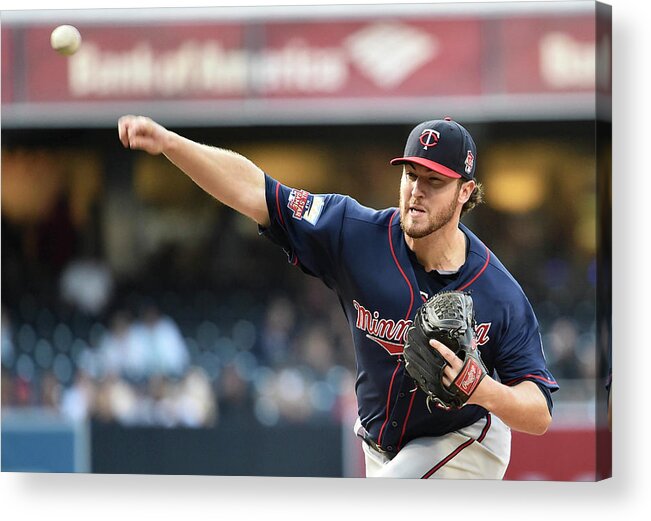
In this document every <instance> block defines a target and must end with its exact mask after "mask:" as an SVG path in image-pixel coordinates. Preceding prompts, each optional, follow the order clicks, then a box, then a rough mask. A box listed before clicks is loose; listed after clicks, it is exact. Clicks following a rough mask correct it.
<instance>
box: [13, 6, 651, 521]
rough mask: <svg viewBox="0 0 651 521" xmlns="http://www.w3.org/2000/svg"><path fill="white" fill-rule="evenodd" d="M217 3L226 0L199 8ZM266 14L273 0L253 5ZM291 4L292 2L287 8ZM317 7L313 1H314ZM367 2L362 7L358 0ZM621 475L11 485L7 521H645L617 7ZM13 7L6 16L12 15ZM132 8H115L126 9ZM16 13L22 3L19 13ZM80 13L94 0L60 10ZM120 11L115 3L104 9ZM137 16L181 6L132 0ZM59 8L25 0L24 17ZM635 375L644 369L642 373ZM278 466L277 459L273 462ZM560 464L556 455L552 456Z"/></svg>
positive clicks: (642, 104)
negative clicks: (591, 479) (29, 11)
mask: <svg viewBox="0 0 651 521" xmlns="http://www.w3.org/2000/svg"><path fill="white" fill-rule="evenodd" d="M192 3H193V4H194V5H217V4H218V2H215V1H211V2H204V3H203V4H202V3H201V2H199V1H194V2H192ZM254 3H256V4H263V3H265V2H262V1H261V2H254ZM285 3H286V4H288V3H291V2H285ZM304 3H306V2H304ZM359 3H362V2H359ZM610 3H612V5H613V20H614V36H613V46H614V70H613V88H614V92H615V97H614V99H613V114H614V116H613V125H614V132H613V134H614V151H613V165H614V175H613V206H614V218H613V254H614V255H613V256H614V259H613V260H614V265H615V274H614V286H613V299H614V300H613V305H614V325H615V329H614V346H615V363H614V367H615V376H614V387H613V388H614V402H615V403H614V406H615V413H614V419H615V430H614V473H615V476H616V477H615V478H614V479H611V480H608V481H606V482H602V483H598V484H593V483H572V484H569V483H515V482H509V483H491V482H480V483H475V482H473V483H470V482H423V483H421V482H416V481H402V482H397V481H393V480H387V481H385V482H377V481H371V480H336V479H331V480H327V479H314V478H313V479H294V478H275V479H271V478H212V477H161V476H101V475H99V476H98V475H40V474H33V475H30V474H1V475H0V516H1V517H2V518H3V519H20V520H21V521H23V520H32V519H34V520H57V519H67V520H77V519H79V520H82V519H83V520H84V521H87V520H89V519H92V520H93V521H95V520H98V521H99V520H111V521H114V520H125V521H131V520H134V519H135V520H138V519H143V520H144V519H147V520H148V519H154V520H156V521H163V520H174V521H178V520H193V521H194V520H203V519H224V520H230V519H235V520H238V521H239V520H241V519H254V520H267V519H283V520H290V519H301V520H306V519H307V520H310V521H311V520H313V519H318V520H328V521H330V520H333V519H342V520H343V519H363V520H380V519H382V520H401V521H402V520H406V519H415V520H420V519H423V520H430V519H433V520H437V519H456V518H461V517H462V518H467V517H470V518H472V519H481V520H482V521H483V520H484V519H487V520H500V521H505V520H507V519H525V520H527V521H536V520H541V521H542V520H544V521H557V520H565V519H571V520H575V519H581V520H582V521H583V520H585V521H588V520H590V521H592V520H594V521H602V520H609V521H610V520H612V521H615V520H620V519H625V518H629V519H644V516H646V515H648V513H649V512H650V511H651V508H650V507H651V494H650V493H649V490H651V489H650V487H649V484H650V479H649V468H651V467H650V465H649V463H651V461H650V458H649V440H648V435H649V432H650V429H649V412H648V407H647V403H648V400H647V396H648V394H649V388H650V385H649V382H650V381H651V379H650V378H649V376H648V373H649V371H648V369H647V365H648V363H647V360H648V349H649V341H648V337H647V336H646V333H647V331H646V328H645V324H646V323H647V322H648V310H649V305H648V296H649V295H650V294H651V291H650V289H651V288H649V276H648V270H649V268H648V254H647V251H646V249H645V248H644V244H645V243H647V242H648V240H649V224H650V217H649V214H648V202H647V200H646V197H645V196H646V194H647V193H648V189H647V186H648V180H649V177H650V175H651V174H650V171H649V161H648V159H647V156H646V152H647V150H648V149H649V145H648V138H647V136H648V135H649V132H648V116H649V114H651V111H650V110H649V95H648V89H649V85H650V83H649V77H648V76H649V74H648V72H647V71H648V66H647V64H648V54H647V53H648V50H649V49H651V42H650V35H651V31H649V28H648V24H647V21H646V20H647V16H646V11H645V10H644V9H643V8H642V7H641V4H642V3H641V2H639V0H612V2H610ZM5 4H8V2H4V1H3V2H2V4H1V5H0V8H2V9H5V8H6V7H5ZM120 4H122V5H125V4H126V3H125V2H123V1H122V0H120V1H119V2H118V1H115V2H111V3H110V5H114V6H116V7H117V6H120ZM14 5H15V4H14ZM57 5H61V6H63V7H70V8H78V7H83V6H88V3H87V2H83V1H78V2H58V4H57ZM107 5H109V4H108V3H104V4H103V6H107ZM128 5H130V6H165V5H178V1H175V2H167V3H166V2H163V1H159V2H155V1H150V2H145V1H143V0H133V1H132V2H130V3H129V4H128ZM47 6H48V2H33V1H30V0H23V1H21V2H20V8H22V9H24V8H28V7H36V8H45V7H47ZM633 366H636V368H637V369H638V371H634V370H633ZM270 457H273V455H270ZM549 457H553V455H551V454H550V455H549Z"/></svg>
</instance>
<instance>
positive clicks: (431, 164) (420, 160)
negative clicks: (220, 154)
mask: <svg viewBox="0 0 651 521" xmlns="http://www.w3.org/2000/svg"><path fill="white" fill-rule="evenodd" d="M389 163H390V164H392V165H402V164H404V163H416V164H417V165H421V166H424V167H426V168H429V169H430V170H434V171H435V172H438V173H439V174H442V175H444V176H446V177H452V178H454V179H459V178H460V177H461V174H457V173H456V172H455V171H454V170H452V169H450V168H448V167H447V166H444V165H442V164H440V163H437V162H436V161H430V160H429V159H425V158H424V157H396V158H395V159H392V160H391V161H389Z"/></svg>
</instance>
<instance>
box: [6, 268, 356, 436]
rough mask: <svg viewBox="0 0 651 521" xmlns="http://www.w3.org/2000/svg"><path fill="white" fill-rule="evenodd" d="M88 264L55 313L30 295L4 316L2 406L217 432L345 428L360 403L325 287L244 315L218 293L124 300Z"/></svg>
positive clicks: (277, 298)
mask: <svg viewBox="0 0 651 521" xmlns="http://www.w3.org/2000/svg"><path fill="white" fill-rule="evenodd" d="M80 264H81V263H80V261H79V260H75V261H74V262H73V263H71V265H72V266H73V269H72V270H67V269H66V270H64V271H63V272H62V276H61V279H60V286H59V296H58V299H56V301H55V302H54V304H53V305H52V306H51V307H45V306H42V305H41V303H40V302H39V300H38V299H36V298H34V297H33V296H32V295H29V294H27V295H24V296H23V297H22V298H21V300H20V302H19V305H18V306H16V307H15V309H13V310H11V311H10V310H9V309H5V308H4V307H3V310H2V406H3V407H44V408H49V409H52V410H54V411H57V412H59V413H60V414H62V415H64V416H65V417H67V418H69V419H71V420H84V419H93V420H95V421H103V422H118V423H120V424H122V425H126V426H136V425H138V426H164V427H175V426H180V427H209V426H214V425H216V424H218V423H219V422H220V421H227V420H228V419H229V418H233V417H239V418H242V417H251V418H255V419H256V420H257V421H258V422H260V423H261V424H263V425H268V426H272V425H276V424H278V423H279V422H307V421H310V422H314V421H319V420H323V421H338V420H339V419H340V418H341V416H342V415H344V414H346V412H347V411H348V410H349V409H347V408H349V407H350V406H351V404H352V403H353V402H352V401H351V400H352V395H351V393H352V392H353V390H354V376H353V372H352V368H353V354H352V349H351V347H350V345H349V344H350V340H349V334H350V333H349V331H348V328H347V325H346V323H345V320H344V318H343V316H342V314H341V311H340V309H338V306H332V303H333V302H336V301H334V300H333V298H332V297H331V296H330V295H329V294H327V292H328V290H327V289H326V288H325V286H323V287H321V286H322V284H321V283H320V282H319V281H316V280H314V281H308V282H307V283H306V284H305V287H304V288H303V289H304V291H302V292H301V294H302V295H303V298H300V299H290V298H288V297H287V296H286V295H282V294H279V295H274V296H269V297H266V298H267V300H266V301H264V302H261V303H259V304H261V305H258V306H255V307H246V306H244V307H240V308H238V309H236V308H237V306H238V304H237V303H236V301H235V300H234V299H229V296H228V295H218V294H217V293H214V292H210V291H208V290H204V291H201V292H199V293H198V294H197V293H195V294H191V293H187V294H185V295H184V294H180V293H176V292H166V293H165V294H164V295H158V298H154V297H152V295H143V294H140V293H129V294H128V295H115V294H113V292H114V287H113V284H112V282H111V277H110V272H108V271H107V270H106V267H105V266H103V265H101V263H97V265H96V266H95V267H94V268H92V267H91V265H90V263H88V265H86V266H84V267H83V269H80ZM288 269H289V268H288ZM107 273H108V274H109V276H107ZM322 297H324V298H322ZM259 298H261V299H263V298H265V297H263V296H262V295H261V296H259ZM112 302H117V303H118V305H114V306H111V303H112ZM217 302H219V303H220V304H219V305H217V304H216V303H217ZM162 303H164V304H162ZM161 305H164V306H165V307H166V308H167V309H169V312H164V311H163V310H162V309H161ZM240 306H241V304H240ZM105 308H107V310H106V312H103V311H104V310H105ZM226 310H228V312H226ZM175 311H177V312H178V316H176V317H175V316H174V315H175ZM307 315H309V317H310V318H309V319H306V316H307Z"/></svg>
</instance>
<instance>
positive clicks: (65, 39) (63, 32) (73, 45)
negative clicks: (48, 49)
mask: <svg viewBox="0 0 651 521" xmlns="http://www.w3.org/2000/svg"><path fill="white" fill-rule="evenodd" d="M50 45H52V49H54V50H55V51H57V52H58V53H59V54H63V55H65V56H70V55H71V54H74V53H76V52H77V50H78V49H79V47H80V46H81V34H79V31H78V30H77V28H76V27H74V26H72V25H60V26H59V27H57V28H56V29H54V31H52V34H51V35H50Z"/></svg>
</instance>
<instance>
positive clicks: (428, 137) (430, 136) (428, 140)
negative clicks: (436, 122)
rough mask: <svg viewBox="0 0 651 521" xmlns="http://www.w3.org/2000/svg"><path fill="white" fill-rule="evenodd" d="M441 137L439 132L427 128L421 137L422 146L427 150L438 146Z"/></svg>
mask: <svg viewBox="0 0 651 521" xmlns="http://www.w3.org/2000/svg"><path fill="white" fill-rule="evenodd" d="M439 137H441V134H440V133H439V132H438V131H437V130H434V129H431V128H426V129H425V130H423V132H422V133H421V135H420V144H421V145H423V148H424V149H425V150H427V147H435V146H436V145H438V142H439Z"/></svg>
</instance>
